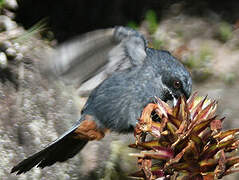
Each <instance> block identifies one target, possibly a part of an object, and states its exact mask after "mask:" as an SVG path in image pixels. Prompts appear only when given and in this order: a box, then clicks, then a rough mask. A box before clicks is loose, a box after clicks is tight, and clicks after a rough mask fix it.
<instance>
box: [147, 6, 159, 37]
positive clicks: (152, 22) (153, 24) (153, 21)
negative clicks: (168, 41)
mask: <svg viewBox="0 0 239 180" xmlns="http://www.w3.org/2000/svg"><path fill="white" fill-rule="evenodd" d="M145 20H146V21H147V23H148V28H149V33H150V34H153V33H154V32H155V31H156V30H157V27H158V20H157V15H156V13H155V11H153V10H148V11H147V12H146V15H145Z"/></svg>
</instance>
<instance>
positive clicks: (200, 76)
mask: <svg viewBox="0 0 239 180" xmlns="http://www.w3.org/2000/svg"><path fill="white" fill-rule="evenodd" d="M212 57H213V54H212V52H211V50H210V49H209V48H208V47H207V46H204V47H202V48H201V49H200V52H199V54H198V55H194V54H191V55H190V56H189V57H188V58H187V59H186V60H185V61H184V62H183V63H184V65H186V66H187V67H188V68H189V69H191V70H192V75H193V79H194V80H195V81H197V82H202V81H204V80H207V79H208V78H209V77H211V75H212V72H211V70H210V68H209V64H210V61H211V59H212Z"/></svg>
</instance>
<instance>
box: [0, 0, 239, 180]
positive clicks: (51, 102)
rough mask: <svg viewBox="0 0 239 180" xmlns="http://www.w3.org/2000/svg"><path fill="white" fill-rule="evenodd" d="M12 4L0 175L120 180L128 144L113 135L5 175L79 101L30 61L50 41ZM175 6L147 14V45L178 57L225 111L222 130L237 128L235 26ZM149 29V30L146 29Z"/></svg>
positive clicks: (1, 37) (3, 39)
mask: <svg viewBox="0 0 239 180" xmlns="http://www.w3.org/2000/svg"><path fill="white" fill-rule="evenodd" d="M6 2H8V1H6ZM10 2H11V3H12V4H11V3H10ZM9 4H10V5H9ZM14 8H17V4H16V3H15V4H14V1H10V0H9V2H8V5H5V7H4V8H3V10H1V16H0V157H1V163H0V179H3V180H5V179H12V180H13V179H20V180H21V179H22V180H23V179H49V180H51V179H52V180H53V179H85V180H87V179H89V180H90V179H100V178H102V179H106V180H109V179H114V180H115V179H126V178H125V175H126V174H127V173H128V172H132V171H133V170H134V169H135V164H136V159H134V158H129V157H128V153H129V152H130V151H131V150H130V149H129V148H127V144H130V143H129V141H131V142H132V141H133V138H132V136H131V135H120V136H119V135H117V134H110V135H107V137H106V138H105V139H104V140H103V142H91V143H89V144H88V145H87V147H86V148H85V149H84V150H83V151H82V152H81V153H80V154H79V155H77V156H76V157H74V158H73V159H71V160H69V161H67V162H66V163H58V164H56V165H54V166H52V167H49V168H45V169H43V170H40V169H38V168H34V169H33V170H31V171H30V172H28V173H26V174H24V175H21V176H16V175H15V174H10V173H9V172H10V169H11V168H12V167H13V165H15V164H16V163H18V162H19V161H21V160H22V159H23V158H25V157H27V156H29V155H30V154H32V153H34V152H36V151H38V150H40V149H41V148H43V147H44V146H45V145H46V144H48V143H50V142H51V141H52V140H54V139H55V138H57V137H58V136H59V135H60V134H62V133H63V132H64V131H65V130H66V129H67V128H68V127H70V126H71V124H72V123H73V122H74V121H75V119H76V118H78V117H79V112H80V107H82V105H83V103H82V102H85V99H84V98H81V97H78V96H77V95H76V93H75V91H74V90H73V89H70V88H66V87H65V86H63V85H62V84H52V83H49V81H48V80H47V79H46V78H45V77H44V76H42V75H41V74H40V73H39V70H38V68H37V64H38V63H39V61H41V58H40V57H41V53H44V51H45V50H46V49H48V48H50V47H48V46H49V42H45V41H43V40H42V39H41V38H40V36H39V34H38V33H37V31H31V32H34V33H32V34H30V35H29V31H26V30H24V29H23V28H22V27H21V26H20V25H18V24H17V23H16V22H15V21H14V20H13V19H14V13H12V9H14ZM177 8H179V10H178V11H175V9H177ZM177 8H175V7H174V8H173V9H174V10H173V11H172V12H171V13H169V14H167V16H165V17H163V18H162V20H161V21H160V22H158V21H157V22H154V20H152V19H154V17H153V18H151V19H150V18H148V19H147V18H146V19H145V20H144V21H143V22H142V24H140V25H139V27H138V28H139V30H141V31H142V32H143V33H144V34H145V35H146V36H148V39H150V40H151V45H152V46H154V47H158V48H163V49H167V50H169V51H170V52H172V53H173V54H174V55H175V56H177V57H178V58H180V59H181V60H182V62H183V63H184V64H185V65H186V66H187V67H188V68H189V69H190V70H191V72H192V75H193V78H194V87H193V88H194V91H198V92H199V94H200V95H207V94H208V95H209V97H212V98H215V99H218V101H219V111H218V114H219V115H220V116H226V120H225V122H224V127H225V128H236V127H239V121H238V117H239V116H238V114H237V113H238V110H239V105H238V104H237V102H238V101H239V72H238V69H239V23H235V24H229V23H227V22H224V21H223V20H222V19H221V18H220V16H219V15H217V14H214V13H212V12H209V13H208V15H207V16H205V17H200V18H199V17H196V16H194V17H193V16H189V15H185V14H184V13H182V12H181V11H180V6H179V7H178V6H177ZM151 16H153V15H151ZM152 26H155V27H156V28H155V29H152V30H150V27H152ZM128 139H130V140H128ZM119 174H121V175H120V176H119ZM122 174H123V175H122ZM233 177H235V179H237V178H238V176H237V175H234V176H233ZM228 179H232V176H231V177H228Z"/></svg>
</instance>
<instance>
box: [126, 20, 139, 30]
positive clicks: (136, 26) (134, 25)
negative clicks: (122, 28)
mask: <svg viewBox="0 0 239 180" xmlns="http://www.w3.org/2000/svg"><path fill="white" fill-rule="evenodd" d="M127 26H128V27H130V28H132V29H135V30H137V29H138V27H139V25H138V24H137V23H136V22H134V21H129V22H128V24H127Z"/></svg>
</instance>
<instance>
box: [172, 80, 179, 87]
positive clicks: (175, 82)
mask: <svg viewBox="0 0 239 180" xmlns="http://www.w3.org/2000/svg"><path fill="white" fill-rule="evenodd" d="M173 87H174V88H175V89H179V88H181V82H180V81H179V80H174V81H173Z"/></svg>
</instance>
